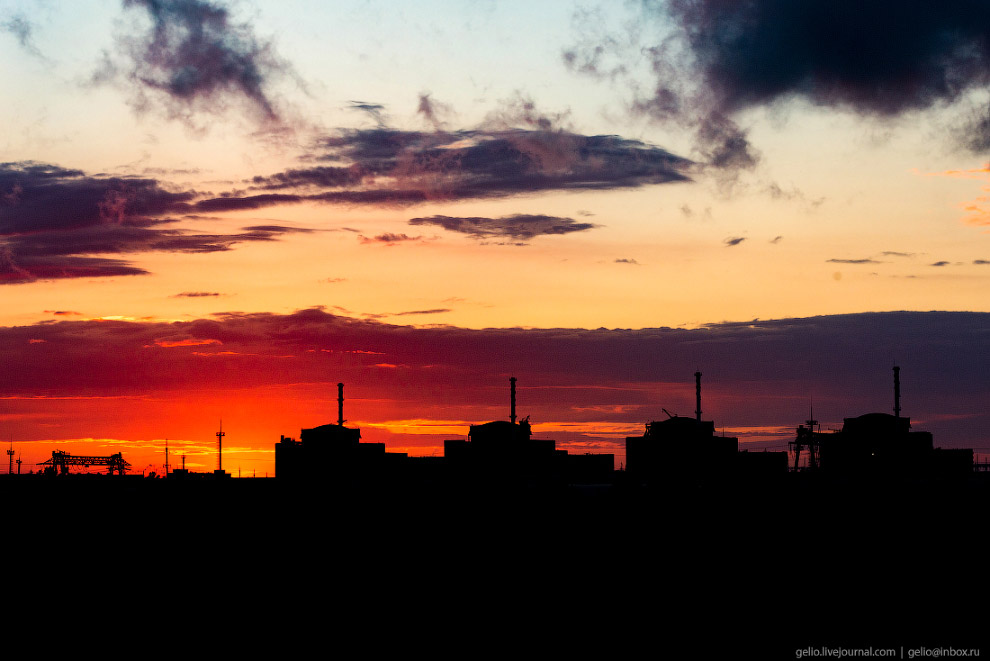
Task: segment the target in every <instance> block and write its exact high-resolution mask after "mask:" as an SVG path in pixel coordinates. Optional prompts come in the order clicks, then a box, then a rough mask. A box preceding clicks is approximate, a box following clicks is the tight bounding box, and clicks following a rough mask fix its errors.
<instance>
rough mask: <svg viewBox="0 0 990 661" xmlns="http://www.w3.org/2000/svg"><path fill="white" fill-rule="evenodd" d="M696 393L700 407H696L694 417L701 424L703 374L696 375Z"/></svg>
mask: <svg viewBox="0 0 990 661" xmlns="http://www.w3.org/2000/svg"><path fill="white" fill-rule="evenodd" d="M694 392H695V398H696V400H697V402H698V405H697V406H696V407H695V411H694V415H695V419H696V420H697V421H698V422H701V372H695V373H694Z"/></svg>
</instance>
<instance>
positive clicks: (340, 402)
mask: <svg viewBox="0 0 990 661" xmlns="http://www.w3.org/2000/svg"><path fill="white" fill-rule="evenodd" d="M337 424H338V425H340V426H341V427H343V426H344V384H343V383H338V384H337Z"/></svg>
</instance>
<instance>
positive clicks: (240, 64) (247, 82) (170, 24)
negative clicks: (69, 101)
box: [96, 0, 287, 120]
mask: <svg viewBox="0 0 990 661" xmlns="http://www.w3.org/2000/svg"><path fill="white" fill-rule="evenodd" d="M123 4H124V7H125V8H135V9H138V10H141V11H142V12H143V15H144V17H146V18H147V19H150V22H151V23H150V26H149V28H148V29H147V30H143V31H142V30H140V28H139V27H137V26H135V27H134V28H133V30H132V31H130V32H129V33H128V34H127V35H125V36H121V37H120V38H119V48H120V51H121V52H122V53H123V54H124V57H125V58H126V60H125V61H116V60H114V59H113V58H112V57H111V56H109V55H108V56H107V58H106V61H105V62H104V68H103V70H102V71H101V72H99V73H98V74H97V75H96V79H98V80H105V79H118V80H120V79H123V80H125V81H126V82H127V83H129V84H130V85H132V86H133V89H134V91H135V94H136V96H135V99H134V103H135V105H136V106H137V107H138V108H139V109H141V110H145V109H147V108H149V107H151V106H152V105H153V104H163V105H164V106H165V107H166V108H167V110H168V112H169V114H170V115H171V116H173V117H183V118H189V117H190V115H191V114H192V113H195V112H200V111H205V112H208V113H215V112H219V111H222V110H224V109H226V107H227V106H229V105H230V104H231V103H237V104H241V105H246V106H248V107H249V108H250V109H251V110H253V111H254V112H255V113H256V114H257V115H258V116H260V117H261V118H262V119H264V120H277V119H278V111H277V109H276V104H275V101H274V99H273V97H272V94H271V92H270V90H269V87H270V81H271V79H272V78H273V77H276V76H277V75H279V74H282V73H285V72H286V71H287V65H285V64H284V63H283V62H281V61H280V60H279V59H278V58H277V57H276V56H275V54H274V50H273V47H272V45H271V44H270V43H267V42H265V41H263V40H261V39H259V38H258V37H257V36H255V34H254V31H253V29H252V28H251V26H250V25H247V24H238V23H235V22H233V21H232V19H231V16H230V14H229V12H228V10H227V7H226V6H225V5H224V3H222V2H210V1H208V0H124V2H123ZM141 27H143V26H141Z"/></svg>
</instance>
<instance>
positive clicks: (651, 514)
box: [0, 475, 990, 659]
mask: <svg viewBox="0 0 990 661" xmlns="http://www.w3.org/2000/svg"><path fill="white" fill-rule="evenodd" d="M29 477H30V479H28V478H29ZM807 477H808V476H799V475H791V476H788V478H789V479H786V480H780V481H778V482H775V483H772V484H761V483H752V482H750V483H733V484H721V485H707V486H699V485H677V486H669V485H668V486H665V487H653V488H645V487H642V486H633V485H618V486H616V485H598V486H589V487H569V488H568V487H558V488H550V487H541V488H537V487H533V486H520V485H517V486H514V487H509V486H506V485H487V486H485V485H477V484H459V485H436V484H434V485H409V484H405V485H400V484H380V483H379V484H363V485H349V486H347V487H346V488H341V487H335V486H330V485H319V486H311V487H300V486H298V485H295V486H293V485H286V484H280V483H278V482H277V481H275V480H274V479H271V480H267V479H239V480H237V479H233V480H230V479H228V480H224V481H213V480H207V481H200V482H191V481H190V482H181V481H178V480H148V479H143V478H130V477H125V478H124V479H118V478H112V477H105V476H100V477H92V476H78V477H76V476H69V477H68V478H47V479H44V478H41V477H38V476H21V477H18V476H13V477H10V478H7V476H0V499H2V500H0V502H2V503H3V507H4V509H3V512H4V514H5V519H4V521H5V526H4V528H5V533H4V536H3V538H2V539H3V540H4V542H3V559H4V563H3V565H4V567H5V568H6V569H7V571H8V574H7V576H8V580H7V587H6V589H5V590H4V594H5V595H6V596H5V597H4V599H5V610H6V613H5V614H6V615H7V620H6V621H7V622H8V623H9V625H10V628H9V629H8V634H11V633H14V634H16V633H17V632H18V631H20V632H21V633H22V634H23V635H25V636H28V635H29V634H28V631H30V632H31V633H30V636H32V637H33V640H35V641H36V642H38V643H40V644H42V645H43V646H44V645H69V646H70V648H72V649H75V647H74V646H76V645H81V644H86V645H90V644H93V645H96V646H97V647H99V646H100V645H101V644H102V643H99V642H97V639H100V638H103V639H105V638H106V637H107V636H111V637H113V638H114V639H115V642H114V647H115V648H119V649H128V650H129V649H134V650H140V649H150V648H153V649H156V650H158V651H161V652H166V653H176V652H179V653H181V652H182V651H184V650H185V651H187V652H188V653H193V652H196V653H197V654H198V653H199V652H200V651H202V652H207V653H208V652H209V651H213V652H215V653H223V654H225V655H227V654H232V653H240V652H244V653H251V654H252V655H257V654H278V655H279V656H280V657H281V656H287V655H288V656H292V657H296V656H302V655H306V656H311V655H313V654H316V653H318V654H319V655H320V656H328V655H339V656H342V658H351V657H356V656H361V657H364V656H373V657H375V658H379V657H382V656H393V655H403V656H405V655H409V656H416V657H419V656H424V655H425V656H429V657H434V656H443V657H451V656H455V657H461V658H498V657H513V658H514V657H525V658H529V657H533V656H551V657H553V658H560V657H580V658H591V657H599V658H609V659H611V658H623V659H624V658H651V659H654V658H660V659H667V658H670V659H718V658H753V659H762V658H766V659H775V658H790V659H794V658H799V656H798V654H803V655H804V656H803V658H829V657H828V656H827V655H828V654H832V656H831V658H839V657H838V656H835V654H837V653H839V651H840V649H844V650H846V652H845V653H846V654H847V656H846V657H845V658H867V657H864V656H856V655H853V654H851V653H850V652H849V651H848V650H850V649H851V648H855V649H859V650H866V649H869V648H871V647H872V648H874V649H878V648H891V649H894V650H895V651H896V652H897V654H896V655H895V656H894V657H892V658H933V657H932V656H930V655H929V656H928V657H924V656H919V655H915V656H914V657H912V653H916V652H917V650H919V649H921V648H925V649H927V650H929V652H931V650H942V651H943V652H942V656H943V657H947V658H948V657H951V656H952V655H951V654H950V653H949V651H948V650H950V649H953V650H957V651H958V650H968V649H974V648H979V649H981V651H982V654H981V656H982V655H990V638H988V635H987V634H988V630H990V625H988V622H987V617H988V612H987V606H986V604H987V591H986V587H985V581H984V578H985V576H986V575H987V574H988V570H990V567H988V564H987V559H986V558H987V554H988V551H990V546H988V543H987V540H988V535H987V533H986V530H987V527H988V511H990V510H988V505H990V485H988V484H986V483H984V482H983V481H981V480H978V479H975V478H974V479H973V480H971V481H968V482H965V483H954V484H944V483H936V482H932V483H912V484H905V483H898V482H883V483H878V482H861V483H849V482H824V481H820V480H810V479H807ZM5 478H6V479H5ZM790 478H794V479H790ZM35 627H40V630H41V631H44V632H47V633H35ZM39 636H40V637H39ZM83 639H85V640H86V641H87V642H85V643H82V642H81V641H82V640H83ZM148 646H151V647H150V648H149V647H148ZM808 650H811V652H810V654H809V652H808ZM874 654H875V656H874V657H870V658H891V657H877V656H876V653H874Z"/></svg>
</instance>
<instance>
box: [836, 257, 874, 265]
mask: <svg viewBox="0 0 990 661" xmlns="http://www.w3.org/2000/svg"><path fill="white" fill-rule="evenodd" d="M825 261H826V262H829V263H832V264H883V262H881V261H878V260H875V259H873V258H871V257H862V258H859V259H837V258H832V259H827V260H825Z"/></svg>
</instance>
